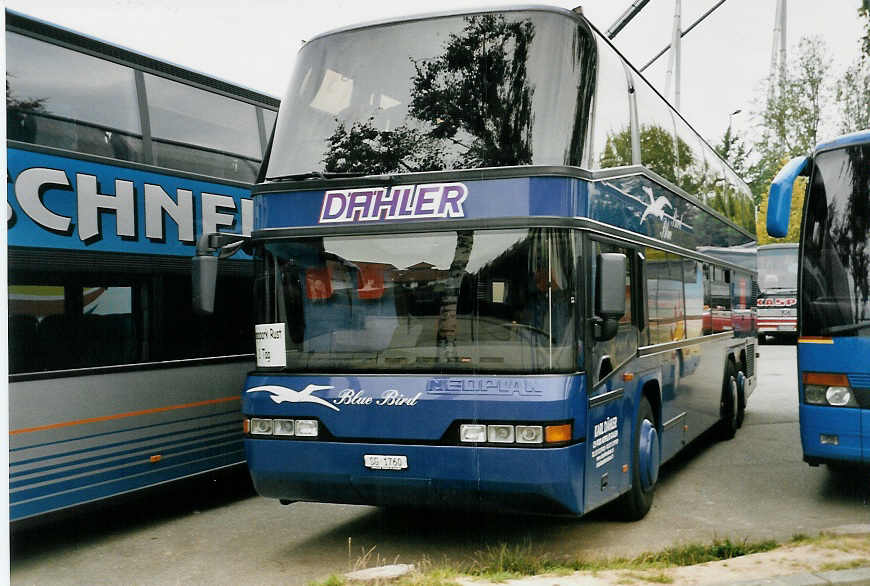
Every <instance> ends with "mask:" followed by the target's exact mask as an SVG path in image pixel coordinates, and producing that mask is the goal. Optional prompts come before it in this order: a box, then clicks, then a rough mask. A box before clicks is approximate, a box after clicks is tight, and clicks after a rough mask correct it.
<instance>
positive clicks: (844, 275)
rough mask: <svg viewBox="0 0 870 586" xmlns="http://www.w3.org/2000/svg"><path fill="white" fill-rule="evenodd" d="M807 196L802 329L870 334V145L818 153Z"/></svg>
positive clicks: (819, 332)
mask: <svg viewBox="0 0 870 586" xmlns="http://www.w3.org/2000/svg"><path fill="white" fill-rule="evenodd" d="M807 197H808V201H807V204H806V213H805V217H804V226H803V231H802V234H803V254H804V262H803V269H802V276H801V291H800V303H801V312H802V313H801V323H802V325H801V330H802V331H801V334H802V335H822V336H863V337H870V145H867V144H864V145H854V146H849V147H845V148H840V149H837V150H832V151H828V152H822V153H820V154H819V155H817V156H816V158H815V161H814V166H813V171H812V177H811V180H810V188H809V192H808V196H807Z"/></svg>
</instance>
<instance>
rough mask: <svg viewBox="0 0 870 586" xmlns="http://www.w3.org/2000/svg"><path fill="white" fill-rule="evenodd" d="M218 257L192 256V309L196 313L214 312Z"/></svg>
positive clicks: (209, 313) (207, 313) (208, 313)
mask: <svg viewBox="0 0 870 586" xmlns="http://www.w3.org/2000/svg"><path fill="white" fill-rule="evenodd" d="M217 269H218V258H217V257H216V256H211V255H208V256H195V257H193V283H192V285H193V311H194V312H195V313H196V314H197V315H211V314H212V313H214V295H215V290H216V289H217Z"/></svg>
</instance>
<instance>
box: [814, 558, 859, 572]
mask: <svg viewBox="0 0 870 586" xmlns="http://www.w3.org/2000/svg"><path fill="white" fill-rule="evenodd" d="M867 566H870V560H868V559H867V558H860V559H857V560H851V561H848V562H834V563H829V564H822V567H821V568H820V569H821V570H822V571H823V572H835V571H837V570H854V569H855V568H864V567H867Z"/></svg>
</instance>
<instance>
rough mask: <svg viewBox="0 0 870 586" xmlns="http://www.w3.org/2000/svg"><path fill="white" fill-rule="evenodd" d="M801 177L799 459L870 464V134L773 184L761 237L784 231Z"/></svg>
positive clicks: (794, 163)
mask: <svg viewBox="0 0 870 586" xmlns="http://www.w3.org/2000/svg"><path fill="white" fill-rule="evenodd" d="M799 175H803V176H808V177H809V182H808V186H807V192H806V199H805V202H804V213H803V221H802V222H803V223H802V225H801V234H800V249H799V253H798V275H799V276H798V283H797V285H798V296H797V298H798V308H799V309H798V332H799V338H798V354H797V355H798V362H797V366H798V392H799V406H800V432H801V444H802V446H803V454H804V460H805V461H806V462H807V463H808V464H810V465H811V466H817V465H818V464H830V465H833V466H836V465H843V464H847V465H848V464H851V465H860V464H865V465H866V464H868V463H870V130H864V131H861V132H857V133H854V134H848V135H846V136H841V137H839V138H836V139H834V140H832V141H830V142H826V143H823V144H820V145H819V146H817V147H816V148H815V150H814V151H813V153H812V154H811V155H810V156H807V157H799V158H796V159H793V160H791V161H789V162H788V164H786V166H785V167H784V168H783V169H782V171H780V173H779V174H778V175H777V176H776V178H775V179H774V181H773V184H772V185H771V187H770V201H769V206H768V211H767V232H768V233H769V234H770V235H771V236H775V237H781V236H784V235H785V233H786V231H787V229H788V220H789V208H790V205H791V195H792V186H793V183H794V180H795V178H797V177H798V176H799Z"/></svg>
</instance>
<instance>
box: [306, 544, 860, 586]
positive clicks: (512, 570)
mask: <svg viewBox="0 0 870 586" xmlns="http://www.w3.org/2000/svg"><path fill="white" fill-rule="evenodd" d="M793 542H794V540H793ZM778 545H779V544H777V542H775V541H772V540H767V541H754V542H751V541H747V540H743V541H736V542H735V541H731V540H729V539H724V540H723V539H717V540H714V541H713V542H712V543H710V544H708V545H701V544H688V545H681V546H674V547H669V548H666V549H664V550H662V551H659V552H650V553H644V554H641V555H639V556H636V557H633V558H627V557H612V558H588V559H573V560H572V559H567V558H556V557H552V556H548V555H547V554H544V553H537V552H536V551H535V550H534V549H533V548H532V546H531V544H525V545H508V544H505V543H502V544H499V545H494V546H489V547H487V548H485V549H483V550H480V551H477V552H475V554H474V555H473V556H472V558H471V560H470V561H467V562H464V563H456V562H444V563H442V564H439V565H434V564H432V563H431V562H430V561H428V560H425V559H424V560H423V561H422V562H421V563H419V564H418V565H417V570H416V571H414V572H413V573H411V574H409V575H407V576H404V577H402V578H399V579H398V580H396V581H393V582H391V584H394V585H397V586H449V585H453V584H455V583H456V578H457V577H458V576H462V575H464V576H474V577H478V578H483V579H485V580H488V581H490V582H503V581H506V580H510V579H514V578H521V577H523V576H535V575H539V574H556V575H562V576H564V575H566V574H570V573H573V572H577V571H586V572H600V571H605V570H628V573H627V574H626V576H624V578H625V580H626V581H627V582H628V583H630V582H631V581H632V580H638V581H641V580H644V581H647V582H655V583H659V584H670V583H672V582H673V578H671V577H670V576H669V575H668V574H666V573H665V572H663V571H662V570H664V569H665V568H672V567H679V566H692V565H695V564H702V563H706V562H713V561H719V560H727V559H731V558H736V557H740V556H744V555H748V554H752V553H760V552H765V551H770V550H772V549H775V548H776V547H778ZM372 549H374V548H372ZM372 557H373V556H372V551H371V550H369V551H367V552H364V554H363V558H364V559H363V560H362V561H360V560H357V562H356V563H354V564H352V565H353V566H354V568H353V569H360V568H362V567H366V566H367V565H369V564H368V562H370V561H372ZM378 560H380V556H378ZM864 561H867V560H864ZM375 565H377V564H375ZM852 567H860V566H852ZM637 572H643V574H640V573H637ZM346 584H349V582H348V581H347V580H346V579H345V578H344V577H342V576H338V575H335V574H333V575H332V576H330V577H329V578H327V579H326V580H325V581H323V582H312V583H310V585H309V586H345V585H346Z"/></svg>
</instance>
